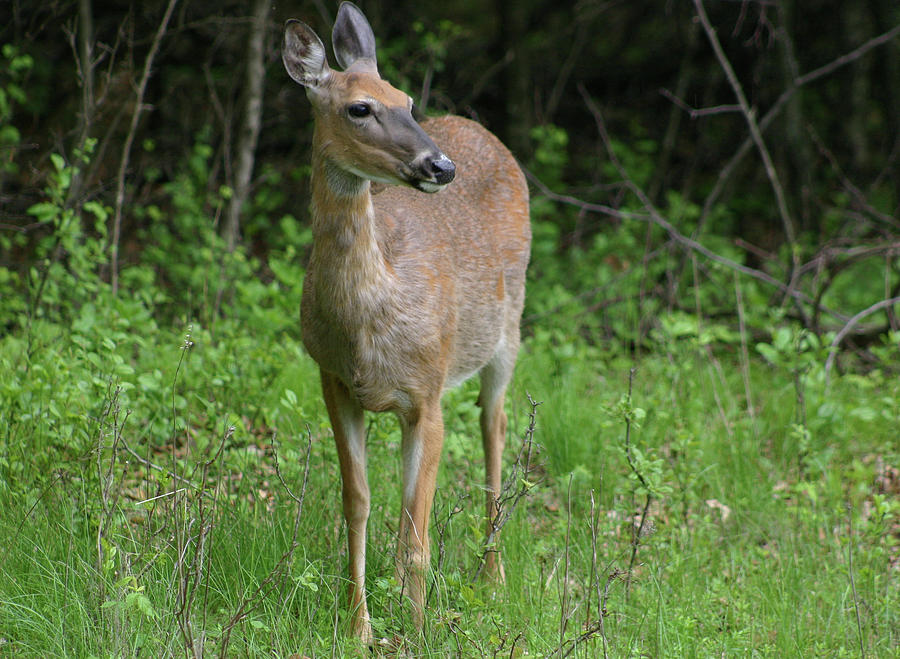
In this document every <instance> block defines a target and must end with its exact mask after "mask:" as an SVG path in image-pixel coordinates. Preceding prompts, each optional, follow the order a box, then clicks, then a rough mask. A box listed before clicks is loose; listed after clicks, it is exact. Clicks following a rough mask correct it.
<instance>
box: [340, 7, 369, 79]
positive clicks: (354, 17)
mask: <svg viewBox="0 0 900 659" xmlns="http://www.w3.org/2000/svg"><path fill="white" fill-rule="evenodd" d="M331 41H332V43H333V44H334V56H335V57H337V61H338V64H340V65H341V66H342V67H343V68H344V70H346V69H349V68H350V67H351V66H353V65H354V64H356V65H357V68H359V69H364V70H368V71H372V72H373V73H377V72H378V63H377V61H376V57H375V34H374V33H373V32H372V26H371V25H369V21H367V20H366V17H365V16H364V15H363V13H362V11H360V9H359V7H357V6H356V5H354V4H353V3H352V2H343V3H341V8H340V9H338V15H337V18H336V19H335V21H334V29H333V30H332V32H331Z"/></svg>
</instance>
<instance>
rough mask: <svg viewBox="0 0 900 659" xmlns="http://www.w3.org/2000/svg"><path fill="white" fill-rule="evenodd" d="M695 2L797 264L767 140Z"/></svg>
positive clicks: (700, 6)
mask: <svg viewBox="0 0 900 659" xmlns="http://www.w3.org/2000/svg"><path fill="white" fill-rule="evenodd" d="M694 6H695V7H696V8H697V16H698V17H699V19H700V24H701V25H702V26H703V30H704V31H705V32H706V36H707V38H708V39H709V43H710V45H711V46H712V49H713V52H714V53H715V54H716V59H718V60H719V65H720V66H721V67H722V70H723V71H724V72H725V77H726V78H728V83H729V84H730V85H731V89H732V91H733V92H734V95H735V97H736V98H737V101H738V104H739V105H740V107H741V113H742V114H743V115H744V119H745V120H746V121H747V127H748V128H749V129H750V136H751V137H752V138H753V142H754V143H755V144H756V148H757V150H758V151H759V155H760V157H761V158H762V161H763V166H764V167H765V169H766V176H768V178H769V183H770V184H771V186H772V191H773V192H774V193H775V201H776V203H777V205H778V213H779V215H781V222H782V224H783V225H784V233H785V238H786V239H787V242H788V245H789V246H790V248H791V259H792V262H793V264H794V266H795V267H796V266H797V265H799V258H800V256H799V254H798V253H797V249H796V233H795V231H794V221H793V219H792V218H791V214H790V211H788V207H787V200H786V199H785V196H784V188H783V187H782V185H781V179H779V177H778V172H777V171H776V170H775V165H774V164H773V162H772V157H771V156H770V155H769V149H768V148H767V147H766V143H765V141H764V140H763V138H762V131H761V130H760V128H759V124H758V123H757V121H756V116H755V112H754V111H753V109H752V108H751V107H750V104H749V103H748V102H747V97H746V96H745V95H744V89H743V87H742V86H741V83H740V81H739V80H738V79H737V75H735V73H734V69H733V68H732V67H731V62H729V61H728V58H727V57H726V55H725V51H724V50H722V45H721V44H720V43H719V37H718V36H717V35H716V31H715V29H714V28H713V26H712V24H711V23H710V22H709V17H708V16H707V15H706V9H704V7H703V0H694ZM793 285H794V275H793V274H792V276H791V283H790V285H789V287H790V288H793Z"/></svg>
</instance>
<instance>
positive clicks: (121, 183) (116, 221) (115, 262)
mask: <svg viewBox="0 0 900 659" xmlns="http://www.w3.org/2000/svg"><path fill="white" fill-rule="evenodd" d="M177 3H178V0H169V6H168V7H166V13H165V14H164V15H163V18H162V20H161V21H160V23H159V28H157V30H156V36H155V37H153V43H152V44H151V46H150V52H149V53H147V59H146V60H144V72H143V74H142V75H141V81H140V83H139V84H138V88H137V93H136V98H135V102H134V112H133V113H132V115H131V125H130V126H129V128H128V135H127V137H126V138H125V144H124V145H123V146H122V159H121V161H120V162H119V173H118V175H117V176H116V212H115V215H114V217H113V230H112V241H111V244H110V268H111V279H112V291H113V295H116V294H118V292H119V238H120V237H121V233H122V206H123V205H124V204H125V171H126V170H127V169H128V160H129V159H130V157H131V145H132V144H133V143H134V136H135V134H136V133H137V126H138V120H139V119H140V116H141V111H142V110H143V109H144V93H145V92H146V91H147V81H148V80H150V70H151V69H152V68H153V59H154V58H155V57H156V53H157V52H158V51H159V44H160V43H161V42H162V38H163V35H165V33H166V28H167V27H168V25H169V19H171V18H172V12H173V11H174V10H175V5H176V4H177Z"/></svg>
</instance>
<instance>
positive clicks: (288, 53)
mask: <svg viewBox="0 0 900 659" xmlns="http://www.w3.org/2000/svg"><path fill="white" fill-rule="evenodd" d="M281 61H282V62H284V68H285V69H287V72H288V75H289V76H291V78H293V79H294V81H296V82H298V83H300V84H301V85H303V86H304V87H310V88H312V87H318V86H319V85H321V84H322V83H323V82H325V80H327V79H328V76H329V75H330V73H331V69H330V68H328V60H327V58H326V56H325V46H323V45H322V40H321V39H319V37H318V36H317V35H316V33H315V32H313V30H312V28H311V27H309V26H308V25H307V24H306V23H303V22H301V21H298V20H295V19H291V20H289V21H288V22H287V23H285V24H284V45H283V46H282V49H281Z"/></svg>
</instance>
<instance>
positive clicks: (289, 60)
mask: <svg viewBox="0 0 900 659" xmlns="http://www.w3.org/2000/svg"><path fill="white" fill-rule="evenodd" d="M332 45H333V50H334V55H335V57H336V59H337V63H338V65H339V66H340V68H341V69H342V70H337V69H333V68H331V67H330V66H329V64H328V58H327V53H326V50H325V47H324V45H323V44H322V41H321V39H319V37H318V36H317V35H316V33H315V32H314V31H313V29H312V28H310V27H309V26H308V25H307V24H305V23H303V22H301V21H299V20H296V19H290V20H288V21H287V22H286V23H285V32H284V41H283V48H282V60H283V63H284V66H285V69H286V70H287V73H288V75H289V76H290V77H291V78H292V79H293V80H294V81H295V82H297V83H298V84H300V85H301V86H303V87H304V88H305V91H306V96H307V98H308V100H309V103H310V105H311V107H312V113H313V125H314V129H313V138H312V156H311V160H312V176H311V183H310V186H311V204H310V207H311V225H312V233H313V241H312V248H311V253H310V256H309V263H308V266H307V270H306V273H305V276H304V281H303V290H302V296H301V303H300V316H301V334H302V340H303V343H304V346H305V348H306V350H307V352H308V353H309V354H310V356H311V357H312V359H313V360H314V361H315V362H316V363H317V365H318V367H319V371H320V377H321V383H322V395H323V398H324V400H325V406H326V409H327V412H328V416H329V419H330V421H331V427H332V431H333V434H334V441H335V443H336V445H337V454H338V461H339V466H340V474H341V493H342V504H343V514H344V518H345V522H346V528H347V548H348V558H349V598H348V603H349V612H350V620H349V625H350V632H351V633H352V634H353V635H355V636H357V637H358V638H360V639H361V640H362V641H363V642H364V643H366V644H368V645H372V644H373V642H374V637H373V632H372V626H371V622H370V617H369V611H368V607H367V604H366V590H365V583H366V582H365V578H366V577H365V574H366V525H367V522H368V517H369V509H370V488H369V483H368V477H367V470H366V462H367V447H366V429H365V422H364V412H365V410H368V411H371V412H392V413H394V414H395V415H396V416H397V418H398V419H399V425H400V428H401V431H402V439H401V444H400V447H401V454H402V474H403V482H402V505H401V512H400V522H399V525H398V529H399V530H398V538H397V553H396V559H395V568H396V572H397V576H398V578H399V579H400V584H402V586H401V592H402V596H403V601H409V602H411V604H412V606H411V609H412V611H411V612H412V617H413V621H414V624H415V626H416V627H417V628H418V629H419V630H421V629H422V626H423V620H424V606H425V578H426V574H427V570H428V568H429V565H430V543H429V535H428V534H429V517H430V514H431V507H432V504H433V499H434V495H435V489H436V479H437V473H438V465H439V462H440V458H441V452H442V448H443V442H444V424H443V417H442V409H441V398H442V394H443V393H444V391H446V390H447V389H450V388H453V387H455V386H457V385H459V384H461V383H462V382H463V381H465V380H467V379H469V378H470V377H473V376H474V375H476V374H478V375H479V376H480V381H481V382H480V385H481V386H480V391H479V395H478V404H479V406H480V407H481V411H480V426H481V434H482V444H483V448H484V455H485V481H484V491H485V498H486V511H487V513H486V520H487V529H488V532H489V534H490V531H491V530H492V529H493V524H494V521H495V518H496V516H497V514H498V512H499V511H498V508H499V504H498V496H499V495H500V488H501V459H502V453H503V449H504V446H505V442H506V431H507V415H506V412H505V411H504V398H505V394H506V389H507V386H508V385H509V382H510V379H511V377H512V374H513V368H514V365H515V362H516V357H517V354H518V349H519V342H520V327H519V326H520V322H521V316H522V308H523V304H524V297H525V272H526V268H527V265H528V260H529V255H530V244H531V225H530V219H529V199H528V186H527V183H526V181H525V177H524V175H523V173H522V170H521V169H520V167H519V165H518V163H517V161H516V159H515V158H514V157H513V155H512V154H511V153H510V152H509V151H508V150H507V149H506V147H504V146H503V144H502V143H501V142H500V140H499V139H498V138H497V137H495V136H494V135H493V134H492V133H490V132H489V131H488V130H487V129H485V128H484V127H482V126H481V125H480V124H478V123H477V122H475V121H472V120H469V119H465V118H462V117H458V116H452V115H447V116H442V117H436V118H429V119H427V120H423V121H422V122H421V123H419V122H418V121H417V119H416V118H414V115H413V101H412V99H411V97H410V96H408V95H407V94H406V93H404V92H402V91H400V90H399V89H397V88H395V87H393V86H391V85H390V84H389V83H388V82H386V81H385V80H383V79H382V78H381V76H380V75H379V72H378V62H377V58H376V47H375V36H374V34H373V31H372V28H371V26H370V25H369V22H368V21H367V19H366V17H365V16H364V15H363V13H362V11H361V10H360V9H359V8H358V7H357V6H356V5H354V4H352V3H350V2H344V3H342V4H341V5H340V8H339V10H338V14H337V17H336V19H335V23H334V27H333V30H332ZM483 560H484V564H483V566H482V568H483V573H484V574H487V575H490V576H492V577H493V578H495V579H497V580H498V581H503V579H504V571H503V564H502V561H501V558H500V555H499V552H498V551H487V552H486V554H485V556H484V558H483Z"/></svg>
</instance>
